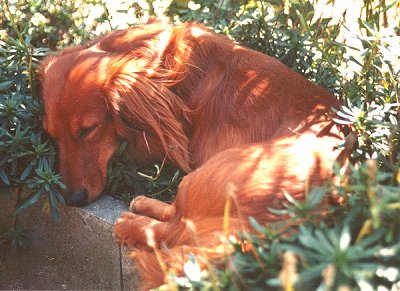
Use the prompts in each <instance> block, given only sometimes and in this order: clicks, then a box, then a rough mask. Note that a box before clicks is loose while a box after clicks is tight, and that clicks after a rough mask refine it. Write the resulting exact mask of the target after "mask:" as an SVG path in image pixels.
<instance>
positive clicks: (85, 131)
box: [79, 124, 99, 139]
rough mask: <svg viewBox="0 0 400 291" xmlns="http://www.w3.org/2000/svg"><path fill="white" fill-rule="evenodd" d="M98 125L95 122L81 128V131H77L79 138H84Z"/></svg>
mask: <svg viewBox="0 0 400 291" xmlns="http://www.w3.org/2000/svg"><path fill="white" fill-rule="evenodd" d="M98 126H99V124H95V125H92V126H89V127H86V128H83V129H81V131H80V132H79V139H84V138H86V137H87V136H88V135H89V134H91V133H92V132H93V131H94V130H95V129H96V128H97V127H98Z"/></svg>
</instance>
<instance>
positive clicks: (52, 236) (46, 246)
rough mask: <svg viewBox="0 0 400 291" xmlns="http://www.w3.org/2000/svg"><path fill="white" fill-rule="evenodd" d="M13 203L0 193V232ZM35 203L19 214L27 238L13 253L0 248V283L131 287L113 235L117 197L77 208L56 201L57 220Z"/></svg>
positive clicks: (9, 221) (128, 266)
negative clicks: (57, 203)
mask: <svg viewBox="0 0 400 291" xmlns="http://www.w3.org/2000/svg"><path fill="white" fill-rule="evenodd" d="M14 204H15V202H14V201H13V200H8V199H5V198H4V197H3V195H0V219H1V220H0V233H3V232H4V231H5V230H7V229H9V228H10V226H11V225H12V223H13V220H14V216H13V210H14ZM39 204H40V203H39ZM39 204H38V205H35V206H33V207H31V208H29V209H26V211H25V212H24V213H23V214H22V215H21V216H20V217H21V223H22V225H23V226H24V228H26V229H28V232H27V234H28V235H29V237H30V239H31V243H30V244H29V245H28V246H27V247H26V248H25V249H23V250H22V251H20V252H18V253H16V254H13V253H11V252H10V250H9V249H8V248H5V247H4V246H1V248H0V289H9V290H10V289H13V290H16V289H30V290H33V289H39V290H43V289H46V290H51V289H53V290H76V289H78V290H121V289H122V288H123V289H125V290H130V289H131V286H132V280H135V276H134V273H133V268H132V265H131V262H130V261H128V260H127V258H126V253H125V252H124V251H122V252H121V250H120V248H119V247H118V246H117V245H116V244H115V242H114V239H113V237H112V227H113V223H114V221H115V219H116V218H117V217H119V215H120V213H121V212H122V211H124V210H125V207H124V205H123V204H122V203H121V202H119V201H116V200H115V199H113V198H111V197H103V198H102V199H99V200H98V201H96V202H95V203H93V204H92V205H90V206H88V207H85V208H82V209H80V208H74V207H64V206H60V212H61V223H60V224H57V223H56V222H55V221H54V219H53V218H52V217H51V215H50V214H47V213H43V211H42V205H39ZM121 254H122V256H123V257H122V258H121Z"/></svg>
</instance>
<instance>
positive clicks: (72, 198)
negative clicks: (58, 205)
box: [65, 189, 88, 207]
mask: <svg viewBox="0 0 400 291" xmlns="http://www.w3.org/2000/svg"><path fill="white" fill-rule="evenodd" d="M65 203H66V204H67V205H68V206H78V207H80V206H85V205H86V204H88V193H87V190H86V189H80V190H76V191H74V192H72V193H71V194H70V195H68V197H67V198H66V201H65Z"/></svg>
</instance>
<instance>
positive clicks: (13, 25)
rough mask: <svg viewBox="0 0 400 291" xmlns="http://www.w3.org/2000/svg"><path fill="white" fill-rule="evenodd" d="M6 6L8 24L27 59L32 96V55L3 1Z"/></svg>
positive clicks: (6, 0) (8, 7) (7, 5)
mask: <svg viewBox="0 0 400 291" xmlns="http://www.w3.org/2000/svg"><path fill="white" fill-rule="evenodd" d="M4 4H5V6H6V11H7V12H8V14H9V15H10V22H11V26H12V28H13V30H14V32H15V33H16V34H17V37H18V40H19V41H20V42H21V44H22V46H23V48H24V51H25V53H26V56H27V57H28V80H29V87H30V89H31V94H32V96H33V62H32V53H31V50H30V49H29V48H28V46H27V44H26V42H25V40H24V38H23V37H22V33H21V31H20V30H19V28H18V25H17V23H16V22H15V19H14V15H13V14H12V13H11V10H10V5H9V1H8V0H5V2H4Z"/></svg>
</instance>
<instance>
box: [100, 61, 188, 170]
mask: <svg viewBox="0 0 400 291" xmlns="http://www.w3.org/2000/svg"><path fill="white" fill-rule="evenodd" d="M146 64H149V62H146V60H145V59H143V58H142V59H138V58H136V59H135V58H131V57H129V56H128V57H126V56H125V57H123V58H122V59H121V60H119V61H117V62H116V64H115V65H114V66H112V67H111V68H110V70H109V72H111V74H110V76H111V77H110V79H109V81H108V82H106V83H108V84H107V85H106V87H105V88H107V90H108V92H107V93H106V94H107V99H108V102H109V105H110V106H111V108H112V109H113V111H114V114H115V116H116V118H117V119H118V120H117V122H121V123H123V125H122V126H120V130H119V131H120V134H121V135H123V136H124V137H125V138H127V139H128V140H129V134H130V132H132V131H131V130H130V128H136V130H137V129H138V128H139V130H141V131H142V132H143V136H144V139H146V136H147V139H146V141H145V142H146V147H147V149H145V150H142V151H148V153H146V152H144V153H140V152H139V153H133V156H135V155H136V156H137V155H140V154H143V155H147V154H149V153H150V155H151V157H154V158H157V159H163V157H165V156H166V157H167V158H169V160H170V161H172V162H173V163H175V164H176V165H178V166H179V167H180V168H182V169H183V170H184V171H186V172H189V171H190V157H189V153H188V146H189V137H188V131H189V128H190V124H191V121H190V114H189V109H188V108H187V106H186V105H185V104H184V103H183V101H182V99H181V98H179V97H178V96H177V95H176V94H174V93H173V92H172V91H171V90H169V89H168V88H167V86H166V84H169V83H168V80H167V79H166V77H165V76H167V73H166V74H165V76H162V74H163V73H162V70H160V69H159V68H157V69H155V70H154V69H149V66H148V65H146ZM152 64H153V65H152V66H154V62H152ZM121 128H122V129H121ZM117 130H118V127H117ZM160 147H162V148H160ZM136 150H138V149H136Z"/></svg>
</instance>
